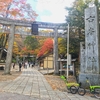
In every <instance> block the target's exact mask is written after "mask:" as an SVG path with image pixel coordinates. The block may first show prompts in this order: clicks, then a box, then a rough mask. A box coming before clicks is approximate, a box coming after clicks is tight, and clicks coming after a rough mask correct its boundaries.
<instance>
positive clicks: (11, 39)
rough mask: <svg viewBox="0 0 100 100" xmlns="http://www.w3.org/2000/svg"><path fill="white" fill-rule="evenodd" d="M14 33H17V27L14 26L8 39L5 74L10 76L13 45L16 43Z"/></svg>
mask: <svg viewBox="0 0 100 100" xmlns="http://www.w3.org/2000/svg"><path fill="white" fill-rule="evenodd" d="M14 33H15V25H13V24H12V25H11V27H10V34H9V39H8V50H7V57H6V64H5V71H4V74H10V68H11V63H12V50H13V43H14Z"/></svg>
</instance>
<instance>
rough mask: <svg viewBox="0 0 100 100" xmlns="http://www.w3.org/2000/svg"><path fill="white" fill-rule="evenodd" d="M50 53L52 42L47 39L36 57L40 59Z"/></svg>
mask: <svg viewBox="0 0 100 100" xmlns="http://www.w3.org/2000/svg"><path fill="white" fill-rule="evenodd" d="M52 51H53V40H52V38H47V39H46V40H45V41H44V43H43V45H42V47H41V48H40V50H39V53H38V55H37V56H38V57H40V56H43V55H45V54H47V53H50V52H52Z"/></svg>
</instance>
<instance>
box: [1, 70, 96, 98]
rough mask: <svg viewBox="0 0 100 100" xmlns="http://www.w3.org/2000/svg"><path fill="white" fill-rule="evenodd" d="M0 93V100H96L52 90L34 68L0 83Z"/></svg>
mask: <svg viewBox="0 0 100 100" xmlns="http://www.w3.org/2000/svg"><path fill="white" fill-rule="evenodd" d="M0 91H1V93H0V100H97V99H96V98H93V97H90V96H86V95H85V96H79V95H78V94H75V95H73V94H71V93H67V92H61V91H54V90H52V88H51V86H50V85H49V84H48V82H47V81H46V79H45V78H44V76H43V75H42V74H41V73H40V72H39V71H37V70H36V69H35V68H33V69H31V68H28V69H23V72H22V74H21V75H20V76H19V77H18V78H16V79H15V80H13V81H5V82H1V83H0Z"/></svg>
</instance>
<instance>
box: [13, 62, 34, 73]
mask: <svg viewBox="0 0 100 100" xmlns="http://www.w3.org/2000/svg"><path fill="white" fill-rule="evenodd" d="M18 65H19V71H21V68H22V67H23V68H26V69H27V68H28V67H34V64H33V63H31V62H28V61H25V62H20V61H19V62H18ZM14 68H15V63H13V69H14Z"/></svg>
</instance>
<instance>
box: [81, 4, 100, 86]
mask: <svg viewBox="0 0 100 100" xmlns="http://www.w3.org/2000/svg"><path fill="white" fill-rule="evenodd" d="M97 14H98V13H97V7H96V6H94V7H89V8H87V9H85V51H84V53H85V57H84V56H83V58H81V66H80V67H81V68H80V69H81V70H80V75H79V81H80V82H82V83H83V85H85V84H86V81H85V80H86V77H89V80H90V81H91V83H92V84H93V85H98V84H99V85H100V39H99V21H98V15H97ZM83 50H84V49H83ZM82 55H83V52H82V51H81V57H82ZM84 58H85V59H84ZM82 59H84V60H85V61H82ZM83 63H85V65H84V66H83Z"/></svg>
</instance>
